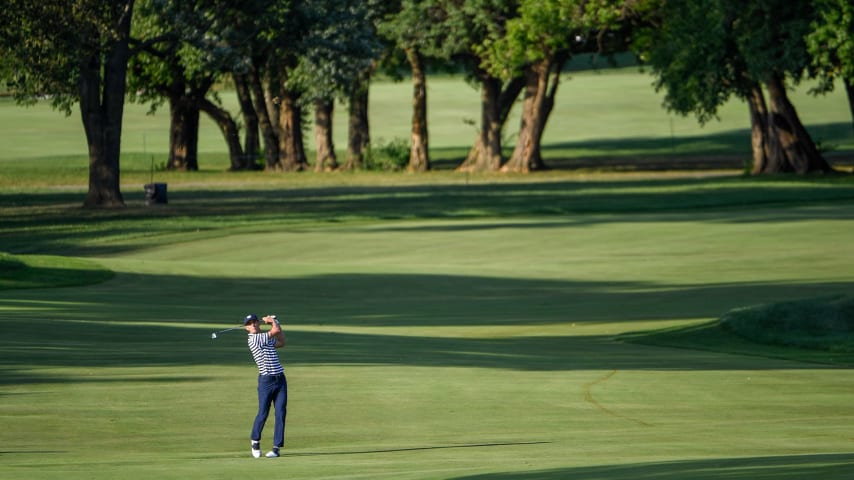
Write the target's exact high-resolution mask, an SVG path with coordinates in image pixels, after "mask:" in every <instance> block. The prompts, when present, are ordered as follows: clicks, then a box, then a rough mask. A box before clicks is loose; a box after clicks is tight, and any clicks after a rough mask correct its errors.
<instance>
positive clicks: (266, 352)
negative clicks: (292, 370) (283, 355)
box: [249, 332, 285, 375]
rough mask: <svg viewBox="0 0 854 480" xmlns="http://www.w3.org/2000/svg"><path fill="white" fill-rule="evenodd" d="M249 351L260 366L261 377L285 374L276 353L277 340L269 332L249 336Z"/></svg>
mask: <svg viewBox="0 0 854 480" xmlns="http://www.w3.org/2000/svg"><path fill="white" fill-rule="evenodd" d="M249 351H251V352H252V358H254V359H255V363H256V364H257V365H258V374H259V375H279V374H281V373H284V372H285V369H284V368H282V363H281V362H280V361H279V354H278V353H277V352H276V339H275V338H273V337H271V336H270V335H269V334H268V333H267V332H264V333H250V334H249Z"/></svg>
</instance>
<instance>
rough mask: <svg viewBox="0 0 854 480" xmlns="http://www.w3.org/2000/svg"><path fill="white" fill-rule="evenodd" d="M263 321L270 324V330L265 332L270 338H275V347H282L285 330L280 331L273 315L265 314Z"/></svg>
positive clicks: (280, 328)
mask: <svg viewBox="0 0 854 480" xmlns="http://www.w3.org/2000/svg"><path fill="white" fill-rule="evenodd" d="M264 323H268V324H270V325H271V328H270V331H269V332H267V333H268V334H269V335H270V337H271V338H275V339H276V345H275V347H276V348H282V347H284V346H285V332H283V331H282V327H281V326H279V321H278V320H276V318H275V317H273V316H271V315H267V316H266V317H264Z"/></svg>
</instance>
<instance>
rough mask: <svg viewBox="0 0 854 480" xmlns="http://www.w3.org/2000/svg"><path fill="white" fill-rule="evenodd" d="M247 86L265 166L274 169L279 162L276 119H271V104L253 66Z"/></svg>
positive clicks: (272, 114)
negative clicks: (250, 93) (251, 100)
mask: <svg viewBox="0 0 854 480" xmlns="http://www.w3.org/2000/svg"><path fill="white" fill-rule="evenodd" d="M249 88H250V90H252V99H253V101H254V102H255V113H257V114H258V127H259V128H260V129H261V138H262V139H263V140H264V161H265V164H266V167H265V168H266V169H268V170H275V168H276V164H277V163H278V162H279V133H278V131H277V125H278V120H276V121H274V120H273V116H274V113H273V111H272V110H271V109H270V107H271V106H273V104H272V102H267V97H268V95H267V94H266V93H265V89H264V86H263V85H262V83H261V78H260V77H259V76H258V71H257V70H256V69H255V68H252V69H251V70H250V71H249Z"/></svg>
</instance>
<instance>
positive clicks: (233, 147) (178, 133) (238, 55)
mask: <svg viewBox="0 0 854 480" xmlns="http://www.w3.org/2000/svg"><path fill="white" fill-rule="evenodd" d="M262 5H263V4H262V3H261V2H259V1H250V2H240V3H239V4H238V3H236V2H233V1H230V0H216V1H210V0H198V1H178V0H144V1H140V4H139V6H138V8H137V12H138V15H139V18H138V19H137V21H136V23H135V29H134V30H135V33H139V34H141V36H142V37H143V38H149V39H151V38H155V39H158V41H157V42H151V41H149V42H142V43H140V50H141V51H140V53H139V54H138V55H137V56H136V57H135V58H134V59H133V60H132V62H131V72H132V75H131V81H132V82H133V86H134V88H133V89H132V90H131V98H132V99H136V100H139V101H145V102H151V103H152V108H153V109H156V108H157V107H158V106H159V105H160V104H161V103H162V102H163V101H164V100H165V101H168V102H169V106H170V119H171V126H170V155H169V162H168V163H167V165H168V167H169V168H172V169H181V170H196V169H198V162H197V158H196V157H197V155H196V151H197V141H198V128H199V122H198V119H199V112H204V113H206V114H207V115H208V116H209V117H210V118H211V119H212V120H213V121H214V122H215V124H216V125H217V126H218V127H219V129H220V131H221V132H222V134H223V138H224V139H225V142H226V145H227V147H228V151H229V158H230V163H231V169H232V170H244V169H252V168H254V166H255V159H256V157H257V154H258V150H259V139H258V124H259V120H258V115H257V114H256V112H255V110H254V107H253V104H252V98H251V93H250V85H249V75H248V70H249V63H250V62H249V60H248V55H249V47H248V45H250V44H251V41H252V39H254V38H255V37H256V36H257V34H258V28H257V26H256V22H255V21H254V18H256V17H258V16H259V15H260V14H261V13H262V8H263V6H262ZM228 74H231V78H232V79H233V81H234V85H235V87H236V91H237V97H238V101H239V103H240V106H241V113H242V115H243V119H244V127H245V143H244V145H241V142H240V130H239V125H238V122H237V121H236V120H235V119H234V117H233V116H232V115H231V113H230V112H229V111H228V110H227V109H225V108H224V107H223V106H222V102H221V101H220V99H219V97H218V96H217V95H216V93H215V92H214V91H212V87H213V85H214V84H216V83H217V82H220V81H222V80H223V79H225V78H226V76H227V75H228Z"/></svg>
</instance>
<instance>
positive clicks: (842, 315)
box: [620, 294, 854, 367]
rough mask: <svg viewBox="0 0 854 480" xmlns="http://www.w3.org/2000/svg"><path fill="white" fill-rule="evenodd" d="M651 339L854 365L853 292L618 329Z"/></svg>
mask: <svg viewBox="0 0 854 480" xmlns="http://www.w3.org/2000/svg"><path fill="white" fill-rule="evenodd" d="M620 338H621V339H622V340H625V341H629V342H635V343H642V344H647V345H659V346H669V347H678V348H694V349H701V350H712V351H719V352H729V353H737V354H742V355H759V356H765V357H769V358H788V359H792V360H797V361H804V362H815V363H827V364H832V365H839V366H847V367H851V366H854V298H852V297H850V296H847V295H841V294H839V295H831V296H822V297H816V298H805V299H798V300H791V301H783V302H772V303H767V304H761V305H754V306H749V307H739V308H734V309H732V310H730V311H728V312H726V313H725V314H724V315H723V316H721V317H720V318H719V319H718V320H715V321H712V322H704V323H700V324H692V325H687V326H685V325H680V326H676V327H668V328H663V329H656V330H652V331H646V332H631V333H625V334H622V335H620Z"/></svg>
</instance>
